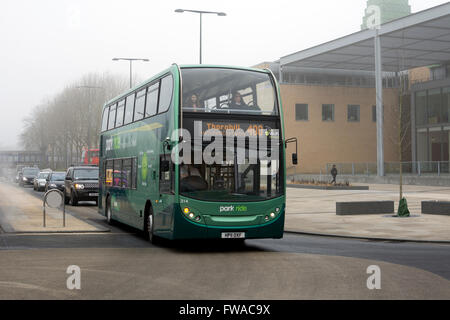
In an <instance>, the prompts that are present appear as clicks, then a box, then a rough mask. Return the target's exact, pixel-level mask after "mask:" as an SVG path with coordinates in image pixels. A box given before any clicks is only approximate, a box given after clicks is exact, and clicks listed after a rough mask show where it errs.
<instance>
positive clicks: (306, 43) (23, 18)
mask: <svg viewBox="0 0 450 320" xmlns="http://www.w3.org/2000/svg"><path fill="white" fill-rule="evenodd" d="M446 2H447V1H439V0H410V1H409V3H410V5H411V9H412V12H413V13H414V12H417V11H421V10H424V9H427V8H431V7H434V6H436V5H439V4H443V3H446ZM177 8H182V9H198V10H211V11H221V12H225V13H226V14H227V16H226V17H219V16H216V15H204V16H203V63H205V64H209V63H211V64H222V65H238V66H252V65H256V64H258V63H260V62H263V61H274V60H277V59H278V58H280V57H281V56H284V55H287V54H290V53H293V52H296V51H300V50H303V49H306V48H309V47H311V46H314V45H318V44H321V43H324V42H326V41H330V40H333V39H336V38H338V37H342V36H345V35H348V34H350V33H354V32H357V31H359V30H360V26H361V23H362V17H363V15H364V10H365V8H366V1H365V0H349V1H335V0H320V1H292V0H290V1H288V0H277V1H266V0H264V1H256V0H255V1H242V0H241V1H237V0H228V1H211V0H209V1H207V0H183V1H181V0H167V1H148V0H146V1H144V0H130V1H114V0H109V1H106V0H95V1H87V0H79V1H69V0H58V1H57V0H40V1H31V0H28V1H24V0H4V1H2V7H1V10H0V71H1V75H2V77H1V78H0V110H1V116H0V149H1V150H7V149H9V150H12V149H23V148H24V146H23V145H21V143H20V141H21V140H20V134H21V132H22V131H23V129H24V128H25V127H26V125H27V123H28V124H29V120H30V117H36V116H38V115H39V106H43V105H44V106H45V105H46V106H51V105H55V108H54V110H56V102H55V101H56V100H58V99H59V101H61V99H63V100H62V101H66V100H64V98H62V96H64V95H67V94H70V93H71V92H72V93H73V92H76V91H77V90H76V89H79V88H77V86H83V85H92V83H97V84H99V83H100V84H101V86H103V87H107V89H105V90H104V92H103V94H99V93H96V94H98V95H99V96H98V100H99V102H98V105H101V104H102V103H103V101H102V99H105V98H107V97H109V96H111V95H115V94H116V93H117V91H119V92H120V90H123V89H124V88H127V87H128V77H129V64H128V62H126V61H119V62H114V61H112V58H114V57H136V58H147V59H150V61H149V62H135V63H133V76H134V77H133V78H134V79H133V81H134V85H136V84H137V83H138V81H143V80H145V79H146V78H149V77H151V76H152V75H153V74H155V73H157V72H159V71H161V70H163V69H165V68H167V67H168V66H169V65H170V64H172V63H174V62H176V63H179V64H190V63H198V56H199V17H198V15H197V14H191V13H187V12H185V13H181V14H180V13H175V12H174V10H175V9H177ZM87 79H95V81H94V82H89V81H88V80H87ZM84 94H85V95H86V94H94V93H84ZM81 102H82V101H81V100H80V103H81ZM74 114H76V113H74ZM52 121H58V117H57V116H56V117H54V118H52ZM62 128H64V126H62ZM61 130H63V129H61Z"/></svg>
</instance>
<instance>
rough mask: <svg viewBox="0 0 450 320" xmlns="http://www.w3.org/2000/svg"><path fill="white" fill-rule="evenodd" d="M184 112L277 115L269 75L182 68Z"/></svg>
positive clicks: (220, 69) (252, 72) (273, 90)
mask: <svg viewBox="0 0 450 320" xmlns="http://www.w3.org/2000/svg"><path fill="white" fill-rule="evenodd" d="M181 73H182V77H183V110H184V111H185V112H220V113H232V114H254V115H278V106H277V103H276V95H275V88H274V84H273V83H272V81H271V79H270V76H269V74H267V73H264V72H257V71H248V70H238V69H222V68H183V69H182V71H181Z"/></svg>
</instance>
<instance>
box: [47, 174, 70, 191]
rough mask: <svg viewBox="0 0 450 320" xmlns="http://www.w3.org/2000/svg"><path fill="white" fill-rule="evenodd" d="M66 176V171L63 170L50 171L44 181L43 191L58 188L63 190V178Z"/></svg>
mask: <svg viewBox="0 0 450 320" xmlns="http://www.w3.org/2000/svg"><path fill="white" fill-rule="evenodd" d="M65 178H66V173H65V172H64V171H55V172H51V173H50V174H49V175H48V177H47V181H46V183H45V192H47V191H48V190H52V189H58V190H59V191H61V192H64V179H65Z"/></svg>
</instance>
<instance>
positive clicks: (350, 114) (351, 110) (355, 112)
mask: <svg viewBox="0 0 450 320" xmlns="http://www.w3.org/2000/svg"><path fill="white" fill-rule="evenodd" d="M359 109H360V108H359V105H355V104H349V105H348V106H347V121H349V122H359Z"/></svg>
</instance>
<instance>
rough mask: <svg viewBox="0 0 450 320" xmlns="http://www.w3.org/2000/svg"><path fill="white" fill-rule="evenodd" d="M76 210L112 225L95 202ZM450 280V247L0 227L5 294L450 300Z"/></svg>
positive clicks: (0, 285) (119, 228)
mask: <svg viewBox="0 0 450 320" xmlns="http://www.w3.org/2000/svg"><path fill="white" fill-rule="evenodd" d="M27 192H30V193H31V194H33V195H34V196H36V197H41V194H39V193H36V192H34V191H33V190H32V189H29V190H27ZM68 209H69V210H73V211H74V212H76V213H77V215H78V216H79V217H80V216H81V217H82V218H83V219H90V220H92V221H95V222H97V223H100V224H103V225H106V222H105V219H104V218H103V217H102V216H100V215H98V214H97V213H96V208H95V207H94V206H93V205H89V204H84V205H82V206H79V207H75V208H72V207H68ZM0 232H1V231H0ZM70 264H79V265H80V267H81V269H82V270H83V279H84V282H83V283H84V284H85V286H84V289H83V290H81V292H73V291H68V290H67V289H66V288H65V277H67V275H66V274H65V272H64V268H66V266H67V265H70ZM371 264H377V265H379V266H380V267H381V269H382V270H383V289H382V290H379V291H377V292H374V291H371V290H368V289H367V288H366V287H365V281H366V278H367V276H368V275H367V274H366V272H365V268H366V267H367V266H368V265H371ZM449 281H450V246H449V245H446V244H427V243H414V242H389V241H365V240H357V239H343V238H333V237H319V236H308V235H294V234H285V237H284V238H283V239H281V240H275V239H264V240H246V242H245V244H244V245H243V246H239V245H230V244H229V243H227V242H222V241H208V242H205V241H183V242H163V243H162V244H161V245H159V246H154V245H152V244H150V243H148V242H147V241H146V240H145V239H144V238H143V236H142V234H141V233H140V232H138V231H137V230H135V229H132V228H129V227H127V226H124V225H120V224H118V225H116V226H113V227H112V228H111V232H109V233H93V234H6V233H0V299H5V298H6V299H11V298H12V299H36V298H39V299H41V298H42V299H55V298H56V299H61V298H69V299H71V298H74V299H79V298H81V299H85V298H89V299H104V298H111V299H115V298H123V299H128V298H133V299H136V298H138V299H140V298H145V299H158V298H161V299H194V298H195V299H241V298H242V299H342V298H344V299H450V285H449V284H450V282H449Z"/></svg>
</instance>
